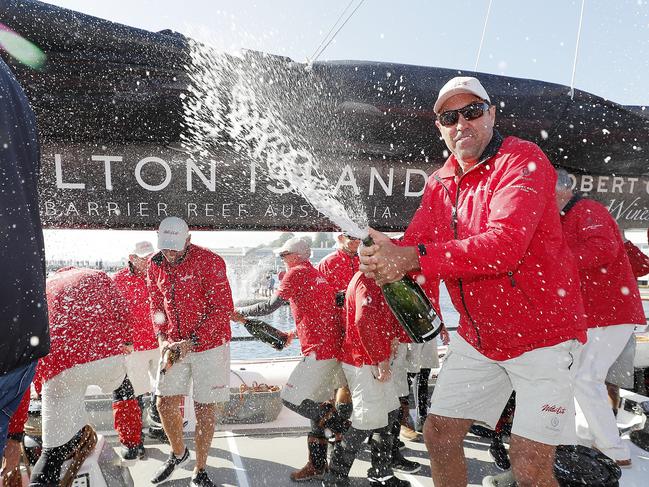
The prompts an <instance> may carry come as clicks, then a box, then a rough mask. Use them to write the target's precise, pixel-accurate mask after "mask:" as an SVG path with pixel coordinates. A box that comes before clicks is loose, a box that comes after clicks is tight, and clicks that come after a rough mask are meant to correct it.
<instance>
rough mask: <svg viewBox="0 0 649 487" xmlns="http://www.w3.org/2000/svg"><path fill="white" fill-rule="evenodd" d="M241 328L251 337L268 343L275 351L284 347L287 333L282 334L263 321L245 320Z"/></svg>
mask: <svg viewBox="0 0 649 487" xmlns="http://www.w3.org/2000/svg"><path fill="white" fill-rule="evenodd" d="M243 326H244V327H245V328H246V330H247V331H248V333H250V334H251V335H252V336H253V337H255V338H256V339H257V340H259V341H261V342H264V343H268V344H269V345H270V346H271V347H273V348H274V349H275V350H282V349H283V348H284V347H285V346H286V342H287V340H288V333H284V332H283V331H281V330H278V329H277V328H275V327H273V326H270V325H269V324H268V323H266V322H264V321H261V320H255V319H252V318H247V319H246V321H244V322H243Z"/></svg>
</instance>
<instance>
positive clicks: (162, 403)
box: [147, 217, 233, 487]
mask: <svg viewBox="0 0 649 487" xmlns="http://www.w3.org/2000/svg"><path fill="white" fill-rule="evenodd" d="M190 240H191V238H190V235H189V228H188V227H187V223H185V221H183V220H182V219H181V218H177V217H168V218H165V219H164V220H162V222H160V227H159V228H158V248H159V249H160V252H158V253H157V254H155V255H154V256H153V257H151V259H150V260H149V265H148V269H147V283H148V287H149V296H150V300H151V317H152V320H153V324H154V329H155V332H156V334H157V336H158V342H159V345H160V351H161V354H162V356H163V357H165V356H167V355H169V356H171V357H175V358H176V360H173V359H170V360H169V361H167V363H166V364H163V367H164V368H165V369H166V371H165V372H164V373H162V370H161V371H160V373H159V376H158V377H159V378H158V383H157V391H156V394H157V395H158V411H159V413H160V418H161V419H162V426H163V427H164V430H165V433H166V434H167V437H168V438H169V442H170V443H171V449H172V451H171V453H170V454H169V458H168V459H167V461H166V462H165V463H164V464H163V465H162V466H161V467H160V469H159V470H158V471H157V472H156V473H155V475H154V477H153V478H152V479H151V482H152V483H154V484H157V483H159V482H162V481H164V480H166V479H167V478H169V476H170V475H171V474H172V473H173V471H174V470H175V468H176V467H178V466H180V465H184V464H185V463H187V462H188V461H189V450H188V449H187V447H186V446H185V442H184V440H183V418H182V415H181V412H180V402H181V400H182V396H186V395H188V394H189V389H190V385H192V386H193V399H194V409H195V411H196V435H195V441H196V464H195V466H194V473H193V475H192V480H191V485H192V486H205V487H211V486H213V485H215V484H214V483H213V482H212V481H211V479H210V478H209V476H208V475H207V472H206V471H205V465H206V464H207V454H208V451H209V448H210V444H211V442H212V436H213V435H214V422H215V418H216V403H217V402H227V401H228V400H229V399H230V387H229V379H230V338H231V331H230V315H231V314H232V311H233V306H232V292H231V291H230V284H229V283H228V279H227V276H226V269H225V262H224V261H223V259H222V258H221V257H219V256H218V255H216V254H215V253H214V252H211V251H210V250H208V249H204V248H202V247H198V246H197V245H193V244H192V243H190ZM167 352H169V354H167Z"/></svg>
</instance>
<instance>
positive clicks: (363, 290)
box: [323, 272, 410, 487]
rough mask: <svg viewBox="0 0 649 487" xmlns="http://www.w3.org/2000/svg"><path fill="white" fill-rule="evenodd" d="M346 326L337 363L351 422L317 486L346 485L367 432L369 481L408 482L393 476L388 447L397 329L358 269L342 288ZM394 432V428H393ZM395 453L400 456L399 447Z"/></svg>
mask: <svg viewBox="0 0 649 487" xmlns="http://www.w3.org/2000/svg"><path fill="white" fill-rule="evenodd" d="M345 315H346V327H345V338H344V340H343V343H342V347H341V356H340V359H341V362H342V368H343V372H344V373H345V377H346V378H347V384H348V385H349V389H350V390H351V393H352V402H353V405H354V409H353V413H352V425H351V427H350V428H349V429H348V430H347V431H346V432H345V434H344V435H343V441H342V442H340V443H337V444H336V446H335V447H334V452H333V455H332V456H331V460H330V462H329V471H328V472H327V474H326V475H325V478H324V481H323V485H324V486H325V487H329V486H331V487H336V486H339V485H346V484H347V483H348V482H349V480H348V477H349V471H350V469H351V467H352V464H353V463H354V459H355V457H356V454H357V453H358V451H359V450H360V447H361V444H362V443H363V441H364V440H365V439H366V438H367V437H368V435H370V438H371V439H370V442H371V443H370V444H371V449H372V467H371V468H370V469H369V470H368V472H367V477H368V479H369V481H370V482H371V483H372V485H384V486H408V485H410V483H409V482H406V481H405V480H401V479H399V478H397V477H395V475H394V471H393V468H392V466H391V465H392V463H393V462H394V458H393V452H394V451H395V450H394V448H393V445H394V442H396V440H397V437H396V436H395V434H394V431H393V429H394V428H393V425H394V424H395V423H396V424H398V416H399V411H400V403H399V398H398V395H399V393H398V392H397V391H396V390H395V388H394V385H395V384H394V377H393V376H392V361H393V359H394V354H395V352H396V348H397V343H398V341H399V335H400V334H401V333H402V331H403V328H402V327H401V325H399V323H398V322H397V321H396V318H395V317H394V315H393V314H392V311H390V308H389V307H388V305H387V303H386V302H385V300H384V299H383V295H382V293H381V288H379V287H378V286H377V285H376V283H375V282H374V281H373V280H371V279H368V278H367V277H365V276H364V275H363V274H362V273H360V272H358V273H357V274H356V275H355V276H354V277H353V279H352V280H351V282H350V284H349V287H348V288H347V295H346V299H345ZM397 435H398V429H397ZM396 454H397V455H399V456H400V453H399V450H398V449H397V450H396Z"/></svg>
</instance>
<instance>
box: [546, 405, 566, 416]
mask: <svg viewBox="0 0 649 487" xmlns="http://www.w3.org/2000/svg"><path fill="white" fill-rule="evenodd" d="M541 411H543V412H544V413H555V414H565V413H566V408H564V407H563V406H557V405H556V404H553V405H552V406H550V405H549V404H544V405H543V407H542V408H541Z"/></svg>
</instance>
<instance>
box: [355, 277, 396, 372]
mask: <svg viewBox="0 0 649 487" xmlns="http://www.w3.org/2000/svg"><path fill="white" fill-rule="evenodd" d="M350 297H351V298H352V299H354V306H355V308H356V309H355V313H354V322H355V324H356V327H357V328H358V334H359V336H360V340H361V344H362V346H363V348H364V349H365V351H366V352H367V355H368V356H369V357H370V359H371V360H372V362H374V363H375V364H378V363H379V362H382V361H384V360H387V359H388V358H390V342H391V341H392V338H393V334H392V330H391V329H390V328H389V327H388V324H390V323H392V319H393V318H392V316H391V311H390V309H389V308H388V306H387V305H386V304H385V301H384V300H383V296H382V295H381V292H380V291H379V292H378V293H376V292H371V290H369V289H368V288H367V287H366V286H365V284H361V283H359V285H357V286H356V289H355V292H354V294H353V295H351V296H350Z"/></svg>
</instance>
